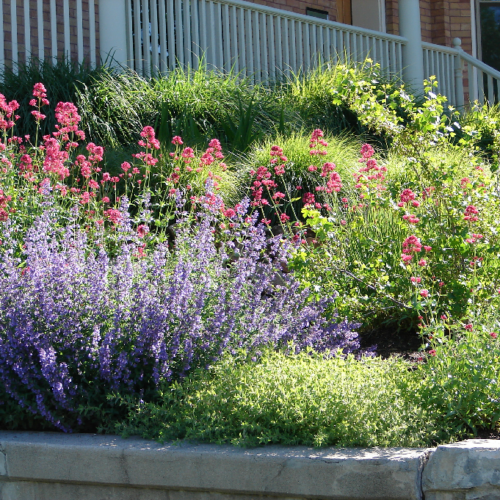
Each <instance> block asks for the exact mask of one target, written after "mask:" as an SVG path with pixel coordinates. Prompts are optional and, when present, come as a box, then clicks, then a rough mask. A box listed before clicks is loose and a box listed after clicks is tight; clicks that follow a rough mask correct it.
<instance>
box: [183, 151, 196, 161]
mask: <svg viewBox="0 0 500 500" xmlns="http://www.w3.org/2000/svg"><path fill="white" fill-rule="evenodd" d="M181 156H182V158H184V163H190V162H191V158H194V151H193V148H184V150H183V151H182V153H181Z"/></svg>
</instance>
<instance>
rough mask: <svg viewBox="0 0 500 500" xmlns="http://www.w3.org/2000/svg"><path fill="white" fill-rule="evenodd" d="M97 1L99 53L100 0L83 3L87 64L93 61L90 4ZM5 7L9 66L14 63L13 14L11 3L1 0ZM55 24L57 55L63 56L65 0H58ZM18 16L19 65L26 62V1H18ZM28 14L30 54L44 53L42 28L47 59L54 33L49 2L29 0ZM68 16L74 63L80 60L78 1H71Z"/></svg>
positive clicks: (45, 0)
mask: <svg viewBox="0 0 500 500" xmlns="http://www.w3.org/2000/svg"><path fill="white" fill-rule="evenodd" d="M90 1H92V2H94V8H95V15H96V27H95V31H96V53H97V54H99V5H98V4H99V1H98V0H82V11H83V54H84V58H85V59H86V60H87V61H90V19H89V2H90ZM0 2H2V7H3V14H4V15H3V20H1V21H0V22H3V30H4V50H5V61H6V63H7V64H10V63H11V61H12V25H11V23H12V18H13V16H12V12H11V1H10V0H0ZM38 2H43V6H42V7H43V8H42V18H43V19H42V21H41V23H40V25H41V26H39V21H38V8H37V6H38ZM55 3H56V22H57V38H56V41H57V56H58V57H62V56H63V55H64V17H63V0H56V2H55ZM16 14H17V51H18V58H19V62H20V63H24V62H26V47H25V28H24V0H16ZM29 15H30V38H29V40H30V44H31V53H32V54H33V56H35V57H40V56H41V53H40V51H39V46H38V35H39V31H38V30H39V29H40V28H41V29H43V45H44V47H43V48H44V55H45V57H50V56H51V55H52V33H51V13H50V0H29ZM69 17H70V57H71V59H73V60H77V59H78V43H77V24H76V0H69Z"/></svg>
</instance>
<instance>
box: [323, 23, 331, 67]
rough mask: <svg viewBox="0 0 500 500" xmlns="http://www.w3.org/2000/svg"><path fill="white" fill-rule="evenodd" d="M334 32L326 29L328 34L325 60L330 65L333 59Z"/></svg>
mask: <svg viewBox="0 0 500 500" xmlns="http://www.w3.org/2000/svg"><path fill="white" fill-rule="evenodd" d="M331 34H332V30H331V29H330V28H326V33H325V35H326V36H325V52H324V54H325V60H324V62H326V63H330V60H331V58H332V54H331V43H332V38H331Z"/></svg>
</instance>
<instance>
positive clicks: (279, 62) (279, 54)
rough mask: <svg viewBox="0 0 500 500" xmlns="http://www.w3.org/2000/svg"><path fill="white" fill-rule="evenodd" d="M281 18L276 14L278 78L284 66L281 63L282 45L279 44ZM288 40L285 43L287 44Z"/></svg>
mask: <svg viewBox="0 0 500 500" xmlns="http://www.w3.org/2000/svg"><path fill="white" fill-rule="evenodd" d="M282 23H283V19H282V18H281V16H276V23H275V26H276V75H277V78H278V79H281V77H282V73H283V70H284V69H285V68H284V65H283V46H282V44H281V37H282V34H281V24H282ZM287 44H288V42H286V43H285V45H287Z"/></svg>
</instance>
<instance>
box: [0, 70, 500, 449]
mask: <svg viewBox="0 0 500 500" xmlns="http://www.w3.org/2000/svg"><path fill="white" fill-rule="evenodd" d="M45 71H49V69H48V68H46V69H45ZM378 71H379V69H378V68H377V67H376V66H374V65H371V64H370V63H369V62H367V63H366V64H365V65H364V66H362V67H346V66H328V65H326V66H325V67H322V68H320V69H318V70H317V71H314V72H312V73H310V74H308V75H303V76H300V75H299V76H297V77H296V78H295V79H294V80H293V81H289V82H283V83H282V84H280V85H277V84H275V85H270V86H267V87H266V86H259V87H253V88H251V87H250V86H248V84H247V83H246V82H244V81H240V80H238V78H237V77H236V76H235V75H220V74H215V73H208V72H206V71H205V70H203V69H200V70H199V71H198V72H196V73H193V74H191V73H189V72H188V73H182V72H176V73H174V74H172V75H170V76H169V77H168V78H163V79H162V78H158V79H149V80H144V79H141V78H140V77H138V76H137V75H133V74H130V73H123V74H116V73H113V72H109V71H107V70H103V71H102V72H98V73H96V74H95V75H94V76H95V77H96V78H97V79H96V80H92V79H90V80H88V81H87V84H86V85H87V86H86V85H83V84H82V86H80V87H79V89H73V92H74V96H75V98H78V100H79V102H80V104H81V105H82V109H83V110H82V112H81V113H82V115H83V118H84V119H83V120H82V115H81V114H80V111H79V109H78V108H77V107H76V106H75V105H74V104H72V103H71V102H59V103H58V104H57V105H56V106H54V103H52V104H50V103H49V100H51V99H52V98H51V94H50V93H51V88H50V87H49V88H45V86H44V85H43V84H42V83H37V84H36V85H35V87H34V89H33V92H32V95H31V96H30V97H31V99H25V101H26V102H24V104H23V106H24V111H25V112H26V113H27V114H28V115H29V117H30V118H31V120H32V122H33V127H34V129H33V131H32V133H31V135H30V136H28V135H27V134H26V133H23V132H26V131H27V130H28V129H27V127H28V126H27V125H26V124H27V123H28V122H27V121H26V120H24V121H22V120H21V119H20V118H19V117H18V115H17V113H20V111H19V109H20V105H19V103H18V102H17V101H15V100H11V101H9V100H7V99H5V98H4V97H3V96H0V118H1V120H0V129H1V131H2V134H3V135H2V141H1V142H0V161H1V165H2V167H1V171H0V228H1V235H0V240H1V245H0V399H1V403H2V404H0V425H1V427H2V428H4V429H12V430H19V429H28V430H55V429H58V430H60V431H65V432H70V431H72V432H74V431H80V432H82V431H83V432H85V431H86V432H95V431H98V432H106V433H116V432H119V433H121V434H122V435H141V436H143V437H147V438H150V439H156V440H159V441H166V440H172V439H179V440H190V439H191V440H197V441H199V440H201V441H206V442H212V443H232V444H235V445H240V446H255V445H269V444H290V445H308V446H316V447H321V446H372V447H373V446H422V447H426V446H431V445H436V444H440V443H449V442H453V441H456V440H460V439H463V438H464V437H468V436H475V435H477V434H478V433H484V434H480V435H487V436H490V435H497V434H498V422H499V418H500V414H499V410H498V408H499V401H500V393H499V388H498V384H497V383H496V381H497V380H498V377H499V375H500V373H499V370H500V368H499V366H500V364H499V359H500V341H499V339H498V334H499V329H500V318H499V314H498V311H499V310H500V272H499V270H500V264H499V262H500V260H499V257H500V237H499V234H500V232H499V229H500V227H499V226H500V221H499V219H498V214H499V213H500V191H499V179H498V150H499V149H500V143H499V141H500V137H499V133H498V124H499V123H500V119H499V115H498V111H497V110H495V109H489V108H487V107H484V108H482V109H481V108H479V107H477V108H476V109H475V110H474V111H471V112H470V113H469V114H467V115H465V116H460V115H458V114H457V113H456V112H455V111H454V110H452V109H448V108H447V107H446V98H445V97H444V96H439V95H435V94H434V93H433V92H432V91H433V89H434V87H435V85H436V84H435V82H434V81H433V80H432V79H431V81H429V82H426V95H425V97H424V98H423V99H422V100H420V101H417V100H415V99H413V98H412V97H411V96H409V95H408V94H407V91H406V90H405V89H404V88H402V87H400V86H399V84H398V82H396V81H391V80H385V81H384V80H383V79H382V80H381V79H379V78H378V77H379V76H380V74H379V73H378ZM99 75H100V76H99ZM99 78H101V79H99ZM182 78H184V80H182ZM127 85H128V87H130V89H133V91H134V92H135V93H136V98H135V101H134V102H130V106H129V108H127V109H125V108H124V107H123V106H122V107H120V106H118V104H117V106H116V107H113V109H112V111H113V113H116V116H115V115H110V114H109V113H108V114H107V115H106V113H103V109H102V108H100V107H99V106H100V104H99V103H101V104H102V102H101V101H100V99H101V98H104V97H103V96H107V97H106V99H109V100H111V101H113V102H114V103H120V102H121V103H122V104H123V99H124V98H125V97H126V95H129V96H130V94H127V92H128V91H127ZM130 89H129V90H130ZM203 89H205V90H204V92H206V93H205V94H203V93H202V90H203ZM207 89H208V90H207ZM77 90H78V91H77ZM197 93H199V96H200V97H199V99H198V100H196V99H194V97H193V96H195V95H198V94H197ZM76 96H78V97H76ZM138 96H142V100H141V99H140V98H139V97H138ZM174 96H178V101H175V100H174V101H173V100H172V99H174ZM160 97H161V98H162V102H163V104H162V107H161V114H160V115H158V112H157V113H156V114H155V113H154V110H153V108H152V107H151V102H156V101H155V99H157V98H158V99H159V98H160ZM278 97H279V99H278ZM193 99H194V100H193ZM211 99H212V101H211ZM111 101H110V102H111ZM278 101H279V102H280V103H281V104H280V105H278V104H277V103H278ZM181 102H182V103H183V105H182V106H181V107H180V108H179V106H180V103H181ZM210 103H212V104H211V106H212V108H213V106H215V104H214V103H218V104H217V106H216V107H217V109H212V108H210V106H209V104H210ZM224 103H226V104H227V105H228V106H227V110H225V109H224V106H223V105H224ZM325 103H327V104H328V106H327V107H326V108H325V109H327V111H328V112H327V114H328V116H326V115H323V114H322V111H321V110H322V109H323V107H324V106H326V104H325ZM229 104H230V106H229ZM49 106H53V107H54V108H55V109H54V111H55V122H57V126H56V130H55V131H52V132H51V133H50V131H48V130H46V128H45V127H46V125H45V124H46V123H47V121H46V118H47V117H46V116H45V113H48V112H46V111H45V110H46V109H49ZM113 106H114V105H113ZM279 106H281V108H279ZM187 108H189V110H190V112H191V114H189V113H187V112H186V113H184V111H183V109H184V110H186V109H187ZM106 109H108V111H110V108H109V106H108V108H106ZM334 110H336V111H335V112H336V113H337V112H338V113H340V112H341V111H342V113H344V115H342V116H344V118H345V119H346V121H345V123H344V124H345V125H346V126H345V127H344V132H345V131H346V130H347V129H349V131H350V132H351V133H350V134H344V135H340V136H339V135H336V134H335V132H339V130H337V129H335V127H334V126H333V125H334V124H333V122H332V115H331V114H333V112H334ZM323 111H324V109H323ZM110 112H111V111H110ZM92 113H93V114H92ZM338 113H337V115H336V116H337V118H339V117H340V115H339V114H338ZM106 116H107V120H108V121H106V119H105V118H106ZM353 116H354V117H355V120H354V121H355V126H354V125H353V123H351V122H350V121H349V120H347V118H349V117H351V118H352V117H353ZM92 117H93V118H92ZM294 117H297V120H298V122H299V123H300V127H299V126H295V125H294ZM315 119H317V121H318V122H320V123H323V124H324V125H325V126H326V127H327V130H321V129H319V128H316V127H315V126H314V125H313V123H314V120H315ZM204 120H205V121H204ZM349 123H350V125H349ZM138 124H140V130H134V129H133V127H132V125H134V127H135V126H137V125H138ZM475 124H477V125H478V126H477V127H475V126H474V125H475ZM347 125H349V126H347ZM356 127H357V128H356ZM363 130H364V131H369V135H365V136H360V135H354V134H353V133H352V132H353V131H356V132H357V133H358V134H359V133H360V132H362V131H363ZM181 131H182V136H181V135H179V134H180V133H181ZM212 133H217V134H220V135H221V140H219V139H216V138H213V137H210V136H209V135H208V134H212ZM134 134H135V136H134ZM133 136H134V138H135V139H138V141H137V148H136V149H134V150H132V149H131V148H132V146H131V145H130V140H131V138H133ZM172 136H173V137H172ZM89 137H90V138H99V139H102V140H103V141H104V142H107V144H108V145H107V146H106V148H103V147H102V146H100V145H97V144H95V143H94V142H90V139H89ZM188 139H189V140H191V141H192V142H188ZM486 139H487V140H486ZM485 140H486V142H484V141H485ZM368 141H369V142H368ZM120 143H127V144H126V145H125V144H120ZM481 148H482V149H481ZM395 355H397V356H395Z"/></svg>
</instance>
